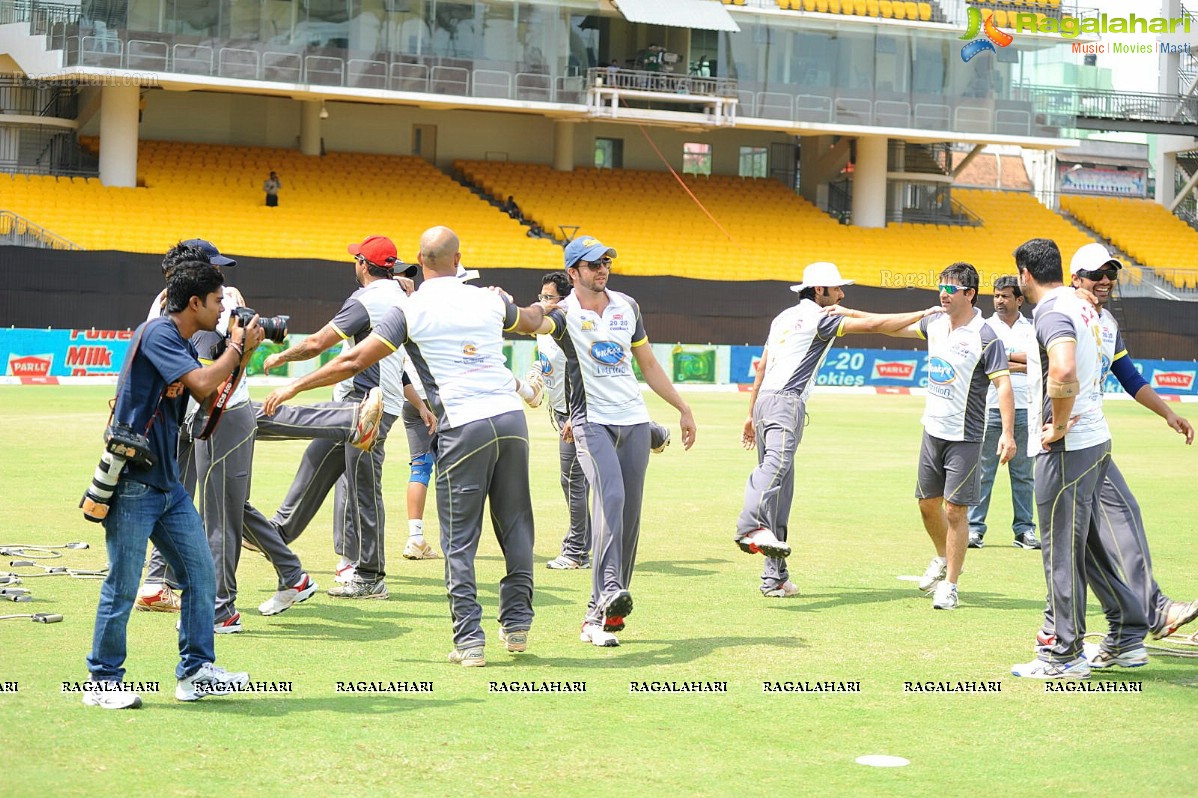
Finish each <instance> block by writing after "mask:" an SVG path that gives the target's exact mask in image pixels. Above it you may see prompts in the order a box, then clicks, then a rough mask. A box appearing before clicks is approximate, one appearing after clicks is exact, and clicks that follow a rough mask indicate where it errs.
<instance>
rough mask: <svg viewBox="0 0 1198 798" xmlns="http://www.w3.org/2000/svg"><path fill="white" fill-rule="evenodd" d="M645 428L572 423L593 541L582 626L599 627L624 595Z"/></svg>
mask: <svg viewBox="0 0 1198 798" xmlns="http://www.w3.org/2000/svg"><path fill="white" fill-rule="evenodd" d="M649 436H650V432H649V424H648V423H644V424H633V425H631V426H627V427H624V426H615V425H609V424H594V423H591V422H589V421H581V422H580V421H579V420H578V419H575V420H574V442H575V444H576V445H577V448H578V461H579V463H581V464H582V471H583V473H584V474H585V475H586V480H587V484H589V485H590V486H591V493H592V496H591V534H592V535H593V537H594V549H595V550H594V554H593V557H594V560H593V564H592V568H593V569H594V573H593V574H592V583H591V600H590V602H589V603H588V604H587V612H586V617H585V619H584V623H603V612H602V610H601V607H603V606H604V603H605V602H606V601H607V600H608V598H609V597H610V596H611V595H612V594H613V593H615V592H616V591H618V590H628V589H629V585H630V584H631V583H632V570H633V567H634V566H635V565H636V547H637V543H638V541H639V540H640V534H641V499H642V498H643V496H644V490H645V471H646V469H647V468H648V465H649Z"/></svg>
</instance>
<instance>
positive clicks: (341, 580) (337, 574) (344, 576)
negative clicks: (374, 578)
mask: <svg viewBox="0 0 1198 798" xmlns="http://www.w3.org/2000/svg"><path fill="white" fill-rule="evenodd" d="M357 575H358V564H357V563H356V562H354V561H353V560H349V559H346V558H345V557H342V558H341V559H340V560H338V562H337V567H336V568H335V569H333V581H334V582H336V583H337V584H339V585H348V584H349V583H350V582H352V581H354V578H355V577H356V576H357Z"/></svg>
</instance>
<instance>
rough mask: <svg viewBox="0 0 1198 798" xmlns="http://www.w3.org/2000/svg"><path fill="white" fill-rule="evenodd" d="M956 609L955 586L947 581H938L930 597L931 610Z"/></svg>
mask: <svg viewBox="0 0 1198 798" xmlns="http://www.w3.org/2000/svg"><path fill="white" fill-rule="evenodd" d="M956 608H957V586H956V585H954V584H953V583H951V582H948V581H943V580H942V581H940V582H939V583H937V585H936V592H935V593H934V594H933V596H932V609H934V610H955V609H956Z"/></svg>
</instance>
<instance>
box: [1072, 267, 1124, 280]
mask: <svg viewBox="0 0 1198 798" xmlns="http://www.w3.org/2000/svg"><path fill="white" fill-rule="evenodd" d="M1077 276H1078V277H1080V278H1082V279H1083V280H1091V281H1093V282H1096V283H1097V282H1101V281H1102V278H1103V277H1105V278H1107V279H1108V280H1110V281H1111V282H1112V283H1115V282H1118V281H1119V270H1118V269H1116V268H1115V267H1114V266H1112V267H1110V268H1109V269H1095V270H1094V271H1092V272H1088V271H1086V270H1085V269H1078V270H1077Z"/></svg>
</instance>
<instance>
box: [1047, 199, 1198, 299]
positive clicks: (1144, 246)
mask: <svg viewBox="0 0 1198 798" xmlns="http://www.w3.org/2000/svg"><path fill="white" fill-rule="evenodd" d="M1061 208H1062V209H1064V210H1065V211H1068V212H1069V213H1070V214H1072V215H1073V216H1074V217H1076V218H1077V220H1078V221H1080V222H1081V223H1082V224H1084V225H1086V226H1087V227H1089V228H1091V229H1093V230H1096V231H1097V232H1099V233H1100V234H1101V235H1103V236H1105V237H1106V238H1109V239H1110V240H1111V243H1113V244H1114V245H1115V246H1117V247H1119V249H1121V250H1123V251H1124V252H1126V253H1127V254H1128V255H1130V256H1131V257H1132V258H1134V259H1135V260H1137V261H1139V262H1140V263H1142V264H1143V265H1145V266H1150V267H1151V268H1152V270H1153V272H1154V273H1155V274H1156V275H1157V276H1158V277H1161V278H1162V279H1164V280H1165V281H1166V282H1168V283H1170V284H1171V285H1173V286H1175V287H1177V288H1187V289H1192V288H1198V231H1195V230H1194V228H1192V227H1190V226H1189V225H1188V224H1186V223H1185V222H1183V221H1182V220H1181V219H1179V218H1177V217H1176V216H1174V215H1173V214H1171V213H1170V212H1169V211H1168V209H1166V208H1165V207H1164V206H1163V205H1160V204H1158V203H1156V202H1153V201H1152V200H1146V199H1132V198H1130V197H1080V196H1062V197H1061Z"/></svg>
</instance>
